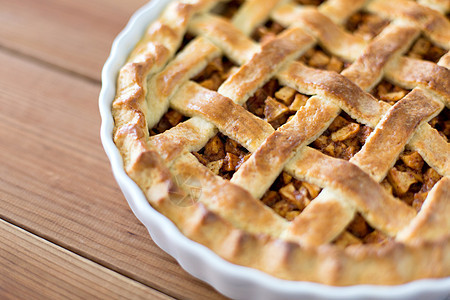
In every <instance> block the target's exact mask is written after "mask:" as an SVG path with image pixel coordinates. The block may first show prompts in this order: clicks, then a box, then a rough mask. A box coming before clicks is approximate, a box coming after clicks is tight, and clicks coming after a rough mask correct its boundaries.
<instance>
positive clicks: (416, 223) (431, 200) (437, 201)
mask: <svg viewBox="0 0 450 300" xmlns="http://www.w3.org/2000/svg"><path fill="white" fill-rule="evenodd" d="M448 199H450V178H449V177H443V178H442V179H441V180H440V181H439V183H437V184H436V185H435V186H434V188H433V190H432V191H431V192H430V193H429V195H428V199H427V200H426V202H425V205H423V206H422V209H421V210H420V212H419V214H418V216H417V218H415V219H414V220H413V221H412V222H411V224H410V225H409V226H408V227H407V228H405V229H404V230H402V232H400V233H399V235H398V240H400V241H403V242H405V243H412V242H417V241H422V240H427V241H433V240H436V239H439V238H441V237H442V236H446V235H448V233H449V231H450V219H449V218H448V216H449V215H450V202H449V201H448Z"/></svg>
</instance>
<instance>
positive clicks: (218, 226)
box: [101, 0, 450, 297]
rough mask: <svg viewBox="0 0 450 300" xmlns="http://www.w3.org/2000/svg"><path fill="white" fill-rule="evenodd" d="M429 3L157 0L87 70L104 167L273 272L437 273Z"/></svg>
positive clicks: (434, 63) (408, 277)
mask: <svg viewBox="0 0 450 300" xmlns="http://www.w3.org/2000/svg"><path fill="white" fill-rule="evenodd" d="M168 2H170V1H166V2H165V3H164V4H166V3H168ZM445 3H446V2H444V1H443V2H442V3H441V2H439V1H428V2H427V1H419V2H415V1H400V2H399V3H395V4H393V3H392V1H391V2H390V1H385V0H383V1H381V0H378V1H345V0H340V1H330V0H329V1H250V0H248V1H228V2H224V1H212V0H209V1H206V0H204V1H201V0H198V1H173V2H170V3H169V4H168V5H167V7H166V8H165V10H164V12H163V13H162V14H161V15H160V16H158V17H156V16H154V17H153V19H152V20H147V23H146V25H147V24H149V23H150V25H149V27H148V29H146V30H144V29H143V26H144V25H140V26H141V29H140V32H139V30H137V31H136V30H135V33H133V38H130V39H129V41H128V42H127V43H128V44H127V45H126V46H122V48H127V49H126V50H122V51H126V54H122V57H121V58H120V59H122V61H121V62H120V63H119V62H118V60H116V62H115V63H116V65H115V66H114V67H113V66H111V62H110V61H109V63H110V65H108V63H107V65H106V66H105V69H104V73H103V76H104V78H103V79H102V80H103V82H104V83H105V80H111V79H110V78H109V77H108V78H106V77H107V76H110V75H109V74H110V73H109V72H111V70H112V69H114V68H115V71H116V73H115V74H114V76H115V77H113V80H114V83H113V84H115V83H116V82H117V85H116V86H115V87H114V88H115V90H114V91H113V92H112V95H110V96H111V97H110V98H109V102H108V101H107V100H104V101H106V103H107V104H108V105H109V107H108V109H109V116H108V118H110V119H109V122H110V123H109V124H106V125H105V123H106V121H105V117H104V118H103V119H104V124H103V128H102V139H103V142H104V144H105V148H106V150H107V152H108V151H110V150H109V149H110V148H109V147H111V144H112V141H111V135H112V136H113V139H114V142H115V145H116V146H115V147H117V148H116V149H115V150H114V151H116V152H115V154H111V153H108V155H109V156H110V158H111V157H113V156H114V157H113V158H112V160H113V159H114V160H115V159H117V156H118V153H120V155H121V157H122V159H123V163H122V162H120V163H121V164H122V165H121V166H120V167H122V170H121V171H120V170H119V166H115V165H114V162H113V161H112V162H113V169H114V168H116V169H117V171H116V170H115V172H114V173H115V175H116V177H119V176H122V175H118V173H117V172H122V173H121V174H123V169H124V170H125V171H126V173H127V174H128V175H129V177H130V178H131V179H132V180H133V181H134V182H135V183H136V184H137V185H138V186H139V187H140V189H141V190H142V191H143V193H144V194H145V196H146V198H147V200H148V202H149V203H150V204H151V206H152V207H153V208H154V209H156V210H157V211H159V212H160V213H161V214H163V215H165V216H166V217H167V218H168V219H170V220H171V221H172V222H173V224H175V225H176V227H177V228H178V229H179V231H180V232H181V233H183V234H184V235H185V236H186V237H188V238H189V239H191V240H193V241H195V242H197V243H200V244H202V245H204V246H206V247H207V248H209V249H211V250H212V251H214V252H215V253H217V254H218V255H219V256H221V257H222V258H224V259H225V260H227V261H230V262H232V263H234V264H238V265H242V266H246V267H250V268H254V269H257V270H261V271H263V272H265V273H268V274H270V275H272V276H275V277H278V278H281V279H285V280H293V281H310V282H318V283H322V284H326V285H337V286H354V285H360V284H375V285H399V284H404V283H407V282H410V281H413V280H417V279H424V278H444V277H446V276H449V273H450V254H449V253H450V252H449V247H450V245H449V234H450V221H449V218H448V216H449V212H450V203H449V201H450V188H449V186H450V179H449V177H448V176H449V170H450V166H449V159H448V158H449V153H450V149H449V144H448V137H449V134H450V123H449V111H448V106H449V105H448V104H449V99H450V76H449V75H450V72H449V70H448V68H449V66H450V55H449V54H448V53H447V51H448V48H449V47H450V36H449V34H450V30H449V29H450V23H449V21H448V19H447V18H446V17H445V13H447V12H448V9H449V8H448V7H447V6H446V4H445ZM151 4H152V3H151ZM154 5H159V6H160V9H161V8H162V7H163V6H164V5H163V4H162V2H158V3H157V4H154ZM142 12H143V13H141V15H137V17H136V18H135V19H134V23H133V22H131V23H130V24H131V25H130V26H129V27H127V28H128V32H130V31H131V29H130V27H132V26H133V24H136V23H138V21H136V20H137V19H138V18H139V16H143V15H145V10H143V11H142ZM142 18H143V17H141V19H142ZM150 21H151V22H150ZM141 22H144V21H141ZM135 26H136V25H135ZM126 32H127V29H126V30H125V33H126ZM139 35H141V36H139ZM124 39H125V38H124V36H122V37H119V39H118V41H117V42H116V43H115V45H114V46H113V52H112V56H114V55H116V56H117V52H116V53H115V52H114V49H115V48H114V47H116V48H118V47H119V46H120V42H121V41H122V44H125V42H123V41H124ZM132 41H133V42H132ZM138 41H139V42H138ZM127 56H128V58H127ZM119 64H120V65H119ZM108 68H109V69H110V70H108ZM119 69H120V71H119ZM108 71H109V72H108ZM106 89H107V87H106V86H104V87H103V90H102V96H101V98H102V97H103V98H106V93H107V91H106ZM110 89H111V88H110ZM109 93H110V94H111V91H110V90H109ZM111 103H112V104H111ZM101 109H104V107H102V103H101ZM102 113H103V112H102ZM107 113H108V112H107ZM111 114H112V117H113V119H112V118H111ZM112 120H113V121H112ZM107 126H109V132H108V130H107V129H106V127H107ZM106 139H109V140H108V141H107V142H105V140H106ZM116 163H117V162H116ZM118 181H119V184H121V179H120V178H118ZM124 185H125V184H124V183H123V182H122V184H121V187H122V189H123V190H124V192H125V194H126V195H127V199H128V200H129V201H130V198H133V196H130V192H127V187H124ZM130 205H131V206H132V208H133V210H134V211H135V213H136V215H137V216H138V217H139V218H140V219H141V220H143V219H145V218H146V217H144V215H140V214H142V212H140V209H137V208H136V205H137V204H136V203H135V200H133V199H132V200H131V201H130ZM139 205H143V204H142V203H141V204H139ZM143 209H149V207H148V208H147V207H146V208H143ZM144 214H145V213H144ZM143 222H144V224H146V222H145V221H144V220H143ZM146 225H147V227H148V228H149V231H150V232H151V233H152V229H151V228H150V226H149V225H148V224H146ZM155 226H158V225H155ZM161 230H162V229H161ZM152 236H153V235H152ZM155 241H157V240H156V239H155ZM157 242H158V241H157ZM162 247H163V248H164V246H162ZM167 247H168V246H167ZM172 251H173V250H172ZM169 252H170V251H169ZM170 253H171V254H172V255H174V254H173V252H170ZM179 255H182V254H179ZM180 263H181V264H182V265H183V262H182V261H180ZM188 271H190V270H188ZM200 273H201V272H200ZM194 275H198V274H194ZM198 276H200V277H201V275H198ZM202 279H206V280H207V278H202ZM433 282H437V283H432V284H436V286H434V287H437V291H441V292H442V291H443V293H444V294H441V295H445V292H448V283H449V281H448V279H440V280H436V281H433ZM212 284H213V286H215V287H216V288H218V289H219V290H221V288H220V287H217V284H216V285H215V284H214V283H212ZM445 284H447V286H446V285H445ZM219 285H220V284H219ZM221 291H223V289H222V290H221ZM223 292H225V294H227V293H226V291H223ZM228 295H232V296H233V297H234V296H236V297H239V295H235V294H228ZM329 296H330V295H329ZM241 297H242V296H241Z"/></svg>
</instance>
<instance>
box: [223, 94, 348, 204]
mask: <svg viewBox="0 0 450 300" xmlns="http://www.w3.org/2000/svg"><path fill="white" fill-rule="evenodd" d="M338 112H339V108H338V107H336V106H335V105H330V104H328V103H326V102H325V101H322V100H320V99H319V98H318V97H311V98H310V99H309V100H308V102H307V103H306V105H305V106H303V107H302V108H301V109H300V110H299V111H298V112H297V113H296V114H295V116H294V118H293V119H292V120H291V121H289V122H288V123H286V124H285V125H283V126H282V127H280V128H279V129H278V130H277V131H275V132H274V133H273V134H272V135H270V136H269V137H268V138H267V139H266V140H265V141H264V143H262V145H260V147H259V148H258V149H257V150H256V151H255V152H254V153H253V154H252V156H251V157H250V158H249V159H248V160H247V161H246V162H245V163H244V164H243V165H242V166H241V167H240V169H239V170H238V171H237V172H236V173H235V174H234V176H233V178H232V179H231V182H233V183H235V184H237V185H240V186H241V187H243V188H244V189H247V190H248V191H249V192H250V193H252V195H253V196H254V197H256V198H260V197H261V196H262V195H263V194H264V192H265V191H266V190H267V189H268V188H269V187H270V185H271V184H272V183H273V182H274V181H275V179H276V178H277V177H278V175H279V174H280V173H281V170H282V169H283V166H284V165H285V164H286V162H287V161H288V160H289V159H290V158H292V157H293V156H294V154H295V152H296V151H298V149H300V147H302V146H304V145H307V144H308V143H311V142H312V141H313V140H315V139H316V138H317V137H318V136H319V135H320V134H322V132H323V131H324V130H325V129H326V128H327V127H328V125H329V124H330V123H331V122H332V121H333V119H334V118H335V117H336V116H337V114H338Z"/></svg>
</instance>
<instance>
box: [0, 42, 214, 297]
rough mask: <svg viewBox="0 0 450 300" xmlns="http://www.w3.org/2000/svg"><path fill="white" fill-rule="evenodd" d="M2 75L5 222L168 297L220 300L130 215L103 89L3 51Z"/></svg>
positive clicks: (0, 155)
mask: <svg viewBox="0 0 450 300" xmlns="http://www.w3.org/2000/svg"><path fill="white" fill-rule="evenodd" d="M0 65H1V66H2V68H3V70H7V71H6V72H5V71H4V72H0V91H1V93H0V107H1V109H0V141H1V143H0V162H1V163H0V207H1V209H0V217H1V218H3V219H4V220H7V221H8V222H10V223H13V224H17V225H18V226H20V227H21V228H24V229H26V230H28V231H30V232H32V233H34V234H36V235H38V236H40V237H43V238H45V239H47V240H49V241H51V242H53V243H55V244H57V245H59V246H61V247H64V248H66V249H69V250H70V251H73V252H75V253H77V254H79V255H81V256H83V257H85V258H87V259H90V260H92V261H94V262H96V263H98V264H100V265H102V266H106V267H108V268H110V269H111V270H114V271H116V272H118V273H120V274H123V275H125V276H127V277H130V278H132V279H134V280H137V281H139V282H141V283H143V284H145V285H148V286H149V287H152V288H155V289H157V290H159V291H162V292H164V293H166V294H167V295H170V296H173V297H176V298H183V299H211V298H220V297H221V296H219V294H218V293H217V292H215V291H214V290H213V289H212V288H211V287H209V286H207V285H206V284H204V283H202V282H200V281H199V280H197V279H195V278H193V277H191V276H190V275H188V274H187V273H186V272H184V271H183V270H182V269H181V268H180V267H179V266H178V264H177V263H176V262H175V261H174V259H172V258H171V257H169V256H168V255H167V254H165V253H164V252H163V251H162V250H160V249H159V248H158V247H157V246H156V245H155V244H154V243H153V242H152V241H151V239H150V237H149V235H148V232H147V231H146V229H145V227H144V226H143V225H142V224H140V223H139V221H138V220H137V219H136V218H135V217H134V215H133V214H132V213H131V211H130V209H129V208H128V205H127V203H126V201H125V199H124V197H123V196H122V194H121V192H120V191H119V189H118V186H117V184H116V182H115V181H114V179H113V177H112V175H111V172H110V166H109V163H108V161H107V158H106V155H105V154H104V152H103V150H102V148H101V145H100V141H99V127H100V118H99V113H98V106H97V97H98V93H99V90H100V85H99V84H97V83H95V82H92V81H89V80H83V79H82V78H79V77H74V76H71V75H70V74H66V73H61V72H59V71H58V70H54V69H49V68H48V67H47V66H46V65H39V64H36V63H35V62H34V61H26V60H25V59H24V58H23V57H17V56H15V55H12V54H10V53H5V52H4V51H0ZM4 272H5V271H4V270H3V271H1V274H0V277H1V276H5V275H6V274H5V273H4ZM0 298H1V297H0Z"/></svg>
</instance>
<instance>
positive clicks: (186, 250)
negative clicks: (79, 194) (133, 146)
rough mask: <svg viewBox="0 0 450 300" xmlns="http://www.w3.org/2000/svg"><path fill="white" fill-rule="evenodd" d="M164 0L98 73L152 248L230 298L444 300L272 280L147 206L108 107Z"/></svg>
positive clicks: (440, 286)
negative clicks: (123, 69) (206, 244)
mask: <svg viewBox="0 0 450 300" xmlns="http://www.w3.org/2000/svg"><path fill="white" fill-rule="evenodd" d="M170 1H171V0H153V1H151V2H150V3H148V4H147V5H145V6H144V7H142V8H141V9H139V10H138V11H137V12H136V13H135V14H134V15H133V17H132V18H131V19H130V21H129V23H128V25H127V26H126V28H125V29H124V30H123V31H122V32H121V33H120V34H119V35H118V36H117V38H116V39H115V41H114V43H113V46H112V50H111V54H110V56H109V58H108V60H107V62H106V63H105V65H104V68H103V71H102V90H101V93H100V99H99V107H100V113H101V117H102V126H101V139H102V143H103V147H104V149H105V151H106V154H107V155H108V157H109V159H110V162H111V166H112V169H113V173H114V176H115V178H116V180H117V182H118V183H119V186H120V188H121V189H122V191H123V193H124V195H125V197H126V199H127V201H128V203H129V205H130V207H131V209H132V210H133V212H134V214H135V215H136V217H137V218H138V219H139V220H140V221H141V222H142V223H143V224H144V225H145V226H146V227H147V229H148V231H149V233H150V235H151V237H152V239H153V240H154V241H155V243H156V244H158V246H159V247H161V248H162V249H163V250H164V251H166V252H167V253H169V254H170V255H171V256H173V257H174V258H175V259H176V260H177V261H178V262H179V263H180V265H181V266H182V267H183V268H184V269H185V270H186V271H188V272H189V273H190V274H192V275H193V276H195V277H197V278H199V279H201V280H203V281H205V282H207V283H209V284H211V285H212V286H213V287H214V288H216V289H217V290H218V291H219V292H221V293H223V294H224V295H226V296H228V297H231V298H235V299H294V298H295V299H361V298H364V299H448V297H449V295H450V278H444V279H436V280H419V281H414V282H411V283H408V284H404V285H399V286H370V285H358V286H350V287H332V286H326V285H322V284H317V283H311V282H295V281H286V280H281V279H277V278H274V277H272V276H270V275H267V274H265V273H263V272H260V271H257V270H254V269H250V268H247V267H242V266H238V265H234V264H231V263H229V262H227V261H225V260H223V259H222V258H220V257H219V256H218V255H216V254H215V253H214V252H212V251H210V250H209V249H208V248H206V247H204V246H202V245H200V244H198V243H196V242H193V241H191V240H189V239H188V238H186V237H185V236H184V235H183V234H181V233H180V231H179V230H178V229H177V228H176V226H175V225H174V224H173V223H172V222H171V221H170V220H168V219H167V218H166V217H165V216H163V215H161V214H160V213H159V212H157V211H156V210H155V209H153V208H152V207H151V206H150V204H149V203H148V202H147V199H146V197H145V195H144V194H143V193H142V191H141V190H140V188H139V187H138V186H137V185H136V184H135V183H134V182H133V181H132V180H131V179H130V178H129V177H128V175H127V174H126V173H125V171H124V169H123V162H122V158H121V155H120V153H119V151H118V150H117V148H116V146H115V144H114V142H113V139H112V132H113V127H114V121H113V118H112V115H111V103H112V101H113V100H114V96H115V92H116V79H117V75H118V73H119V70H120V68H121V67H122V66H123V65H124V63H125V61H126V59H127V57H128V54H129V53H130V51H131V50H132V49H133V48H134V45H135V44H136V43H137V42H138V41H139V40H140V38H141V37H142V35H143V34H144V32H145V29H146V28H147V26H148V25H149V24H150V23H151V22H152V21H154V20H155V19H156V18H157V17H158V16H159V14H160V12H161V11H162V9H163V8H164V7H165V6H166V5H167V3H169V2H170Z"/></svg>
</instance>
